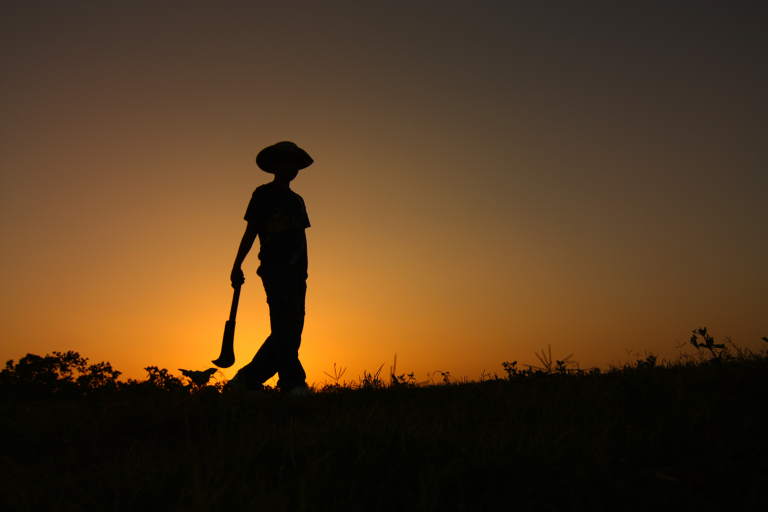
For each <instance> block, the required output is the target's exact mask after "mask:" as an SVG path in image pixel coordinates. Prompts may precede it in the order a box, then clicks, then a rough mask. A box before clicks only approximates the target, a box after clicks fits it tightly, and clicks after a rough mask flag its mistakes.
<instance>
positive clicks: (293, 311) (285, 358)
mask: <svg viewBox="0 0 768 512" xmlns="http://www.w3.org/2000/svg"><path fill="white" fill-rule="evenodd" d="M256 273H257V274H258V275H259V276H260V277H261V281H262V283H263V284H264V291H266V292H267V304H269V322H270V325H271V327H272V334H270V335H269V337H268V338H267V339H266V341H264V343H263V344H262V345H261V348H260V349H259V351H258V352H256V355H255V356H254V357H253V360H252V361H251V362H250V363H248V364H247V365H245V366H244V367H243V368H242V369H241V370H240V372H238V373H240V374H242V377H243V381H244V382H245V384H246V385H247V386H249V387H251V388H254V389H260V388H261V387H262V385H263V384H264V382H266V381H267V380H269V379H270V378H271V377H272V376H274V375H275V373H277V374H278V377H279V380H278V381H277V387H279V388H280V390H281V391H290V390H291V389H293V388H295V387H296V386H306V379H307V374H306V373H305V372H304V368H303V367H302V366H301V362H300V361H299V346H300V345H301V333H302V331H303V330H304V301H305V298H306V295H307V281H306V274H305V275H300V274H299V272H297V271H296V268H295V267H294V266H293V265H290V264H287V265H280V266H276V265H273V266H267V267H265V266H263V265H262V266H261V267H259V270H258V271H257V272H256Z"/></svg>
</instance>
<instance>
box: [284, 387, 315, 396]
mask: <svg viewBox="0 0 768 512" xmlns="http://www.w3.org/2000/svg"><path fill="white" fill-rule="evenodd" d="M314 394H315V392H314V391H312V389H311V388H309V387H307V386H296V387H295V388H293V389H292V390H290V391H289V392H287V393H286V394H285V396H288V397H291V398H301V397H304V396H312V395H314Z"/></svg>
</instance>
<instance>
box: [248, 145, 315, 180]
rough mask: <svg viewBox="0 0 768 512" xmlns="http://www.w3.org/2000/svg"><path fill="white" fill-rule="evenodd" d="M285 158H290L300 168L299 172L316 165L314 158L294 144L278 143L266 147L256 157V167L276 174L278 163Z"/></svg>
mask: <svg viewBox="0 0 768 512" xmlns="http://www.w3.org/2000/svg"><path fill="white" fill-rule="evenodd" d="M283 158H290V159H291V160H293V161H294V162H295V163H296V164H298V166H299V170H301V169H305V168H307V167H309V166H310V165H312V164H313V163H314V160H312V157H311V156H309V154H308V153H307V152H306V151H304V150H303V149H301V148H300V147H299V146H297V145H296V144H294V143H293V142H287V141H285V142H278V143H277V144H275V145H273V146H269V147H266V148H264V149H262V150H261V151H259V154H258V155H256V165H258V166H259V168H260V169H261V170H262V171H265V172H269V173H274V172H275V167H276V166H277V163H278V162H279V161H280V160H282V159H283Z"/></svg>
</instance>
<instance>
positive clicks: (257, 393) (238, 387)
mask: <svg viewBox="0 0 768 512" xmlns="http://www.w3.org/2000/svg"><path fill="white" fill-rule="evenodd" d="M227 386H228V387H229V388H230V389H232V390H233V391H236V392H238V393H248V394H249V395H250V396H253V397H262V396H266V393H265V392H264V389H263V388H262V389H253V388H252V387H250V386H248V385H247V384H246V383H245V379H243V376H242V375H241V374H240V372H238V373H237V375H235V376H234V377H232V378H231V379H229V380H228V381H227Z"/></svg>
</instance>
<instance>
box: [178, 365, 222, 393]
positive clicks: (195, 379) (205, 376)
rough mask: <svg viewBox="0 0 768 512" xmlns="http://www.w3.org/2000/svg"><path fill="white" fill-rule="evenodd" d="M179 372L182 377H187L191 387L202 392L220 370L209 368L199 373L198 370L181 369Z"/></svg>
mask: <svg viewBox="0 0 768 512" xmlns="http://www.w3.org/2000/svg"><path fill="white" fill-rule="evenodd" d="M179 371H180V372H181V374H182V375H184V376H185V377H187V378H188V379H189V380H190V382H191V385H192V386H194V387H195V388H196V389H197V390H200V388H202V387H203V386H205V385H206V384H208V381H209V380H211V377H212V376H213V374H214V373H216V372H217V371H218V370H217V369H216V368H208V369H207V370H205V371H197V370H182V369H181V368H179Z"/></svg>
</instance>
